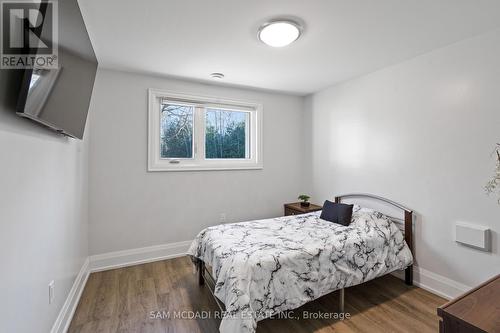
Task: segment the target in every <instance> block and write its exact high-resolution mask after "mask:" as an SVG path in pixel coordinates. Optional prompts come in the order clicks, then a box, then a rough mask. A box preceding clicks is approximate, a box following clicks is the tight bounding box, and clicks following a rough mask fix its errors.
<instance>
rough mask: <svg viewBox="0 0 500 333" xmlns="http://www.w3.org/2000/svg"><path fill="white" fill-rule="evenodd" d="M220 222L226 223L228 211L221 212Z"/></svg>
mask: <svg viewBox="0 0 500 333" xmlns="http://www.w3.org/2000/svg"><path fill="white" fill-rule="evenodd" d="M219 221H220V223H226V213H221V214H220V218H219Z"/></svg>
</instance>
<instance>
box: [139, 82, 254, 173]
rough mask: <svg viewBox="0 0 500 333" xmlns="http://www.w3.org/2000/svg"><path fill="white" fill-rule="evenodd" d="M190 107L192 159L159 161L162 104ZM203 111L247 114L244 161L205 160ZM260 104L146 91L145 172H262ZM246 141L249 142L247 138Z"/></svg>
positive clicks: (158, 90) (164, 159)
mask: <svg viewBox="0 0 500 333" xmlns="http://www.w3.org/2000/svg"><path fill="white" fill-rule="evenodd" d="M164 101H168V102H171V103H173V104H175V103H179V104H189V105H193V106H194V107H195V112H194V117H193V121H194V123H193V146H194V147H193V158H162V157H161V153H160V140H161V139H160V125H161V123H160V120H161V103H162V102H164ZM205 108H216V109H227V110H234V111H244V112H248V113H249V119H250V121H249V124H248V122H247V126H248V128H247V131H246V133H247V140H248V145H249V146H250V156H249V158H245V159H207V158H205V112H204V110H205ZM262 110H263V107H262V104H259V103H255V102H249V101H240V100H232V99H226V98H218V97H210V96H198V95H191V94H184V93H178V92H171V91H165V90H160V89H148V171H201V170H248V169H262V168H263V167H264V164H263V159H262V157H263V156H262ZM248 137H249V138H248Z"/></svg>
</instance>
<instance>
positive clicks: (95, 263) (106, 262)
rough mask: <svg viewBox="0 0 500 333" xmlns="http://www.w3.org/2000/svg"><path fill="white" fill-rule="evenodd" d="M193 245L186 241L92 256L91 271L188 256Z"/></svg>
mask: <svg viewBox="0 0 500 333" xmlns="http://www.w3.org/2000/svg"><path fill="white" fill-rule="evenodd" d="M191 243H192V241H184V242H178V243H169V244H162V245H154V246H148V247H141V248H138V249H131V250H124V251H116V252H108V253H103V254H96V255H93V256H90V271H91V272H99V271H105V270H109V269H114V268H120V267H126V266H132V265H138V264H144V263H148V262H153V261H159V260H165V259H171V258H177V257H181V256H184V255H185V254H186V252H187V250H188V248H189V246H190V245H191Z"/></svg>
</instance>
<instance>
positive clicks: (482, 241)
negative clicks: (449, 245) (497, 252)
mask: <svg viewBox="0 0 500 333" xmlns="http://www.w3.org/2000/svg"><path fill="white" fill-rule="evenodd" d="M455 241H456V242H458V243H461V244H464V245H467V246H471V247H474V248H477V249H480V250H483V251H490V229H489V228H487V227H483V226H480V225H475V224H469V223H464V222H457V224H456V228H455Z"/></svg>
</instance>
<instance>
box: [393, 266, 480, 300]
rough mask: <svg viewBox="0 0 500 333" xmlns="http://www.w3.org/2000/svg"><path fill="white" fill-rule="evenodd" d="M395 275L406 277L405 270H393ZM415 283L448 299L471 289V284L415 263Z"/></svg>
mask: <svg viewBox="0 0 500 333" xmlns="http://www.w3.org/2000/svg"><path fill="white" fill-rule="evenodd" d="M393 275H395V276H397V277H398V278H401V279H404V271H396V272H393ZM413 284H414V285H415V286H417V287H419V288H422V289H425V290H427V291H429V292H431V293H433V294H436V295H438V296H441V297H443V298H446V299H448V300H450V299H453V298H455V297H457V296H460V295H462V294H463V293H465V292H467V291H468V290H470V289H471V287H469V286H466V285H464V284H462V283H459V282H457V281H454V280H452V279H449V278H447V277H444V276H442V275H439V274H436V273H433V272H431V271H428V270H426V269H424V268H421V267H418V266H415V265H413Z"/></svg>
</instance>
